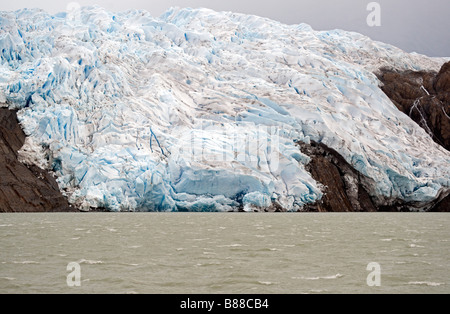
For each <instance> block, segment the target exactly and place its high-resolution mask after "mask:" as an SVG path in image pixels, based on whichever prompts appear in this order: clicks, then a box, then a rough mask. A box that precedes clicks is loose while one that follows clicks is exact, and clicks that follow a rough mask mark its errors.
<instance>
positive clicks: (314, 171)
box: [297, 142, 377, 212]
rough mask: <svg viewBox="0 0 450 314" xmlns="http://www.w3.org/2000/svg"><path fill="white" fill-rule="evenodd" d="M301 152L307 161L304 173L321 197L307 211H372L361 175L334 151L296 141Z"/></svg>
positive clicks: (325, 147)
mask: <svg viewBox="0 0 450 314" xmlns="http://www.w3.org/2000/svg"><path fill="white" fill-rule="evenodd" d="M297 145H298V146H299V147H300V150H301V151H302V153H304V154H306V155H308V156H309V157H310V158H311V162H309V163H308V165H307V166H306V170H307V171H308V172H310V173H311V176H312V177H313V178H314V180H316V181H318V182H320V183H321V184H322V186H323V192H324V196H323V197H322V199H321V200H320V201H319V202H317V203H316V204H313V205H309V206H307V207H306V208H305V209H306V210H307V211H319V212H354V211H364V212H374V211H377V208H376V207H375V205H374V204H373V202H372V200H371V198H370V196H369V193H368V190H369V189H370V187H369V186H367V185H366V184H365V183H364V182H363V180H361V174H360V173H359V172H358V171H356V170H355V169H354V168H353V167H352V166H350V164H348V163H347V162H346V161H345V160H344V158H342V156H341V155H339V154H338V153H337V152H336V151H335V150H333V149H331V148H329V147H327V146H325V145H323V144H320V143H316V142H311V144H305V143H302V142H298V143H297Z"/></svg>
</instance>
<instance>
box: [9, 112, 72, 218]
mask: <svg viewBox="0 0 450 314" xmlns="http://www.w3.org/2000/svg"><path fill="white" fill-rule="evenodd" d="M24 142H25V134H24V133H23V131H22V129H21V127H20V125H19V123H18V121H17V115H16V111H12V110H8V109H4V108H0V212H56V211H76V209H74V208H72V207H71V206H69V203H68V201H67V200H66V198H65V197H64V196H63V195H62V194H61V192H60V191H59V188H58V184H57V183H56V181H55V179H54V178H53V177H52V176H51V175H50V174H49V173H48V172H46V171H44V170H42V169H40V168H38V167H36V166H30V167H27V166H26V165H24V164H22V163H20V162H19V161H18V151H19V149H20V148H21V147H22V145H23V144H24Z"/></svg>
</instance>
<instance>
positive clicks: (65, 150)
mask: <svg viewBox="0 0 450 314" xmlns="http://www.w3.org/2000/svg"><path fill="white" fill-rule="evenodd" d="M0 47H2V50H1V55H0V58H1V65H0V100H4V101H5V102H7V103H8V105H9V106H10V107H11V108H12V107H14V108H21V109H22V110H21V111H20V113H19V119H20V121H21V124H22V126H23V128H24V131H25V133H26V134H27V135H28V136H29V140H28V142H27V143H28V146H26V147H24V149H23V152H24V154H23V158H25V159H26V160H33V154H34V156H35V158H34V160H35V161H37V160H38V159H42V158H41V157H38V156H46V157H45V158H46V159H47V160H45V162H43V163H41V166H42V165H46V164H47V165H48V168H50V170H52V171H54V173H55V175H56V176H57V178H58V183H59V186H60V188H61V190H62V191H64V192H65V193H66V194H67V195H68V197H69V199H70V202H71V203H73V204H76V205H78V206H79V207H81V208H85V209H86V210H88V209H89V208H99V207H103V208H106V209H109V210H114V211H119V210H161V211H172V210H195V211H217V210H223V211H227V210H236V209H244V210H249V211H250V210H255V209H257V210H261V209H262V210H264V209H265V208H266V209H267V208H270V207H271V206H272V207H273V206H279V207H281V208H283V209H285V210H301V209H302V207H303V206H304V205H305V204H309V203H313V202H315V201H316V200H318V199H320V198H321V197H322V191H321V189H320V185H319V184H318V183H317V182H315V181H314V180H313V179H312V178H311V175H310V174H309V173H308V172H307V171H306V170H305V168H304V165H305V164H306V163H308V162H309V158H308V157H307V156H306V155H304V154H302V153H301V152H300V151H299V149H298V148H297V147H296V145H295V141H303V142H308V141H310V140H314V141H315V142H318V143H324V144H325V145H327V146H329V147H331V148H333V149H334V150H336V151H337V152H338V153H340V154H341V155H342V156H343V157H344V158H345V159H346V161H347V162H348V163H350V164H351V165H352V166H353V167H355V169H356V170H358V171H359V172H360V173H361V174H363V175H365V176H367V177H368V178H370V179H372V180H373V182H374V187H373V191H372V194H373V195H371V196H372V197H373V198H374V199H376V200H377V201H378V202H380V203H381V202H383V201H385V200H387V199H392V198H397V199H401V200H403V201H405V202H417V203H424V204H425V203H427V202H429V201H431V200H433V199H435V198H436V197H437V196H438V195H442V193H448V190H449V186H450V179H449V178H450V175H449V174H450V167H449V166H448V165H449V162H450V156H449V154H448V152H447V151H446V150H444V149H443V148H441V147H439V146H438V145H436V144H435V143H434V142H433V141H432V140H431V139H430V137H429V136H428V134H426V132H425V131H423V130H422V129H421V128H420V127H419V126H418V125H416V124H415V123H414V122H413V121H412V120H410V119H409V117H407V116H406V115H404V114H403V113H401V112H400V111H398V110H397V109H396V107H395V106H394V105H393V104H392V103H391V101H390V100H389V99H388V98H387V97H386V96H385V95H384V93H383V92H382V91H381V89H380V88H379V81H378V79H377V77H376V76H375V75H374V74H373V72H374V71H376V70H377V69H379V68H380V67H386V66H389V67H394V68H398V69H432V70H437V69H438V68H439V66H440V65H441V64H442V63H443V60H441V59H432V58H428V57H425V56H421V55H417V54H408V53H405V52H403V51H401V50H400V49H397V48H395V47H393V46H390V45H386V44H383V43H379V42H375V41H372V40H370V39H369V38H367V37H364V36H362V35H360V34H356V33H351V32H345V31H340V30H334V31H328V32H318V31H314V30H312V29H311V28H310V27H309V26H308V25H305V24H300V25H284V24H281V23H279V22H275V21H272V20H268V19H265V18H260V17H256V16H250V15H243V14H235V13H230V12H214V11H211V10H207V9H196V10H192V9H179V8H175V9H170V10H168V11H167V12H166V13H165V14H163V15H162V16H161V17H153V16H151V14H150V13H148V12H146V11H140V10H133V11H126V12H120V13H113V12H108V11H105V10H104V9H102V8H99V7H85V8H81V9H80V10H78V11H76V12H72V13H71V14H70V15H67V14H65V13H60V14H56V15H50V14H48V13H46V12H44V11H40V10H21V11H16V12H1V13H0ZM39 147H40V148H39ZM419 207H420V206H419Z"/></svg>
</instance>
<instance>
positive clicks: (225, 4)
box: [0, 0, 450, 57]
mask: <svg viewBox="0 0 450 314" xmlns="http://www.w3.org/2000/svg"><path fill="white" fill-rule="evenodd" d="M72 1H73V0H69V1H61V0H40V1H36V0H13V1H11V0H9V1H8V0H2V1H1V3H0V10H2V11H11V10H17V9H22V8H34V7H39V8H41V9H44V10H46V11H48V12H50V13H56V12H61V11H66V8H67V5H68V4H69V3H70V2H72ZM371 1H372V0H275V1H268V0H162V1H161V0H159V1H156V0H121V1H118V0H78V1H75V2H77V3H79V4H80V5H81V6H84V5H92V4H98V5H100V6H102V7H104V8H106V9H108V10H111V11H123V10H127V9H146V10H148V11H149V12H150V13H151V14H152V15H153V16H159V15H160V14H162V13H163V12H164V11H165V10H166V9H167V8H169V7H172V6H179V7H191V8H197V7H205V8H210V9H213V10H216V11H233V12H241V13H247V14H255V15H259V16H264V17H269V18H271V19H274V20H278V21H281V22H283V23H286V24H298V23H307V24H310V25H311V26H312V27H313V28H314V29H316V30H328V29H335V28H340V29H344V30H351V31H357V32H359V33H362V34H365V35H368V36H369V37H371V38H372V39H375V40H379V41H383V42H386V43H390V44H393V45H395V46H397V47H400V48H402V49H404V50H406V51H408V52H413V51H415V52H418V53H423V54H426V55H428V56H433V57H450V17H449V13H450V0H426V1H425V0H378V1H377V2H378V3H379V4H380V5H381V26H375V27H369V26H368V25H367V22H366V19H367V16H368V15H369V13H370V12H369V11H367V5H368V3H370V2H371Z"/></svg>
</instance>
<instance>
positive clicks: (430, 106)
mask: <svg viewBox="0 0 450 314" xmlns="http://www.w3.org/2000/svg"><path fill="white" fill-rule="evenodd" d="M377 75H378V78H379V79H380V81H381V82H382V83H383V86H382V87H381V89H382V90H383V91H384V92H385V94H386V95H387V96H388V97H389V98H390V99H391V100H392V102H393V103H394V104H395V105H396V106H397V108H398V109H400V110H401V111H403V112H404V113H405V114H407V115H408V116H410V117H411V118H412V119H413V120H414V121H415V122H416V123H417V124H419V125H420V126H421V127H422V128H423V129H425V131H426V132H427V133H428V134H430V136H431V137H432V138H433V140H434V141H435V142H436V143H438V144H440V145H442V146H443V147H444V148H445V149H447V150H450V62H447V63H445V64H444V65H443V66H442V68H441V70H440V71H439V73H436V72H425V71H421V72H414V71H406V72H399V71H395V70H391V69H380V72H379V73H378V74H377Z"/></svg>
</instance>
